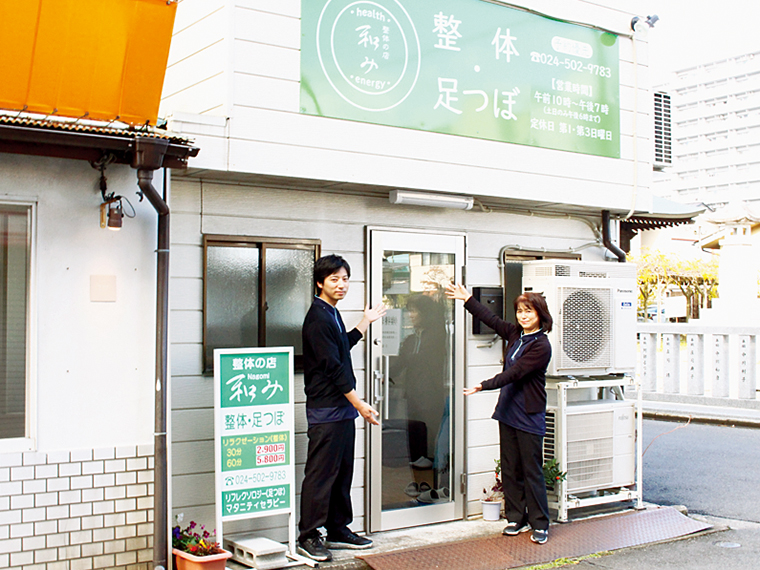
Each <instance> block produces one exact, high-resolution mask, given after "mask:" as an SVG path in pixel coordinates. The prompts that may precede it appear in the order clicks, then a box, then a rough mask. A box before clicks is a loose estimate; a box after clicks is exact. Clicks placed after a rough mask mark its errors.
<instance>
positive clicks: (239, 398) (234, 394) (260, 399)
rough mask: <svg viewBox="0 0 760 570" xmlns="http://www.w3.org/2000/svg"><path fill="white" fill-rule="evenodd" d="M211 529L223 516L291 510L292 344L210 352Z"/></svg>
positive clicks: (290, 512)
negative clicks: (213, 451) (213, 510)
mask: <svg viewBox="0 0 760 570" xmlns="http://www.w3.org/2000/svg"><path fill="white" fill-rule="evenodd" d="M214 384H215V394H214V398H215V402H216V404H215V440H216V441H215V446H216V489H217V495H216V497H217V498H216V507H217V533H218V532H219V529H220V528H221V526H222V523H223V522H224V521H226V520H238V519H241V518H250V517H257V516H267V515H270V514H292V512H293V505H294V503H295V500H294V499H295V472H294V465H293V457H294V452H293V445H294V441H293V430H294V428H295V419H294V408H293V349H292V348H291V347H284V348H247V349H245V348H243V349H240V348H236V349H216V350H215V351H214Z"/></svg>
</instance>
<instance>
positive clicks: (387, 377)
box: [382, 354, 391, 420]
mask: <svg viewBox="0 0 760 570" xmlns="http://www.w3.org/2000/svg"><path fill="white" fill-rule="evenodd" d="M382 359H383V371H382V375H383V410H382V414H383V419H384V420H387V419H389V417H390V399H391V398H390V392H391V388H390V386H391V357H390V356H387V355H385V354H384V355H383V356H382Z"/></svg>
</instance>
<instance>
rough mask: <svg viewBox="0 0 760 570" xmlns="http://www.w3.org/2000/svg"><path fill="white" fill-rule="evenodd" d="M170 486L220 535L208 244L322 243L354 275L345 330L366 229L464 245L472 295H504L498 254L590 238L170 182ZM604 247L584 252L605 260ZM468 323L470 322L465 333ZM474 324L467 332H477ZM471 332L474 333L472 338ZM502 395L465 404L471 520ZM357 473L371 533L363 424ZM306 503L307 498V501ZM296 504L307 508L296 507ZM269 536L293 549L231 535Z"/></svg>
mask: <svg viewBox="0 0 760 570" xmlns="http://www.w3.org/2000/svg"><path fill="white" fill-rule="evenodd" d="M170 206H171V208H172V245H171V249H172V269H171V307H172V311H171V327H170V330H171V339H170V341H171V355H172V369H171V374H172V462H173V468H172V475H173V476H172V485H173V510H174V513H175V514H176V513H179V512H182V513H184V514H185V517H186V518H187V517H189V518H190V519H192V520H199V521H205V522H207V523H208V524H213V505H214V502H213V501H214V498H213V481H214V471H213V456H214V447H213V380H212V378H211V377H208V376H202V375H201V370H202V323H203V314H202V307H203V297H202V296H203V282H202V277H203V249H202V236H203V234H226V235H249V236H257V237H279V238H304V239H320V240H321V242H322V252H323V254H328V253H337V254H339V255H342V256H344V257H345V258H346V259H347V260H348V262H349V263H350V264H351V269H352V272H351V273H352V285H351V289H350V291H349V295H348V297H347V298H346V299H345V300H344V301H343V302H342V303H341V307H340V309H341V313H342V315H343V318H344V320H345V321H346V325H347V326H348V327H351V326H353V324H355V323H356V322H358V321H359V320H360V318H361V313H362V308H363V306H364V304H365V297H366V293H365V284H364V274H365V256H366V253H365V245H364V233H365V226H366V225H373V226H384V227H396V228H425V229H426V230H428V231H431V232H433V231H436V230H439V231H458V232H465V233H466V234H467V244H468V246H467V247H468V259H467V264H468V265H467V267H468V286H470V287H472V286H498V285H499V282H500V281H499V271H498V256H499V250H500V249H501V248H502V247H503V246H505V245H514V244H517V245H521V246H522V247H524V248H535V249H540V248H542V247H546V248H548V249H567V248H569V247H573V246H579V245H581V244H585V243H587V242H588V241H591V240H592V235H591V230H590V229H589V227H588V226H587V225H586V224H585V223H583V222H581V221H577V220H573V219H548V218H535V217H529V216H518V215H514V214H509V213H504V212H491V213H485V212H481V211H476V210H473V211H469V212H464V211H455V210H443V209H435V208H424V209H423V208H419V207H414V206H394V205H391V204H390V203H389V202H388V201H387V199H385V198H384V197H369V196H348V195H341V194H330V193H321V192H309V191H302V190H298V189H288V190H284V189H274V188H266V187H261V186H252V185H243V184H220V183H214V182H207V181H202V180H195V179H187V178H184V179H183V178H178V177H177V176H175V177H174V178H173V181H172V201H171V204H170ZM602 255H603V251H602V250H601V249H598V248H591V249H587V250H584V256H585V257H587V258H589V259H594V258H596V259H599V258H601V256H602ZM469 321H470V319H469V318H468V323H469ZM469 326H470V325H469V324H468V327H469ZM468 331H469V328H468ZM481 344H483V337H473V336H472V335H470V334H469V333H468V340H467V372H466V383H467V385H474V384H476V383H479V382H480V381H482V380H484V379H486V378H490V377H491V376H493V375H494V374H495V373H496V372H498V371H499V370H500V363H499V360H500V358H501V353H500V345H499V344H496V345H495V346H494V347H493V348H491V349H483V348H479V346H478V345H481ZM364 354H365V347H364V342H363V341H362V342H360V343H359V344H358V345H357V346H356V347H355V348H354V350H353V351H352V359H353V363H354V368H355V373H356V377H357V380H358V388H357V390H358V391H359V393H360V395H363V392H364V387H365V370H364ZM295 393H296V401H295V403H296V439H295V445H296V479H297V481H296V485H297V492H299V493H300V488H301V481H302V478H303V467H304V463H305V461H306V445H307V439H306V418H305V396H304V394H303V378H302V376H301V375H296V389H295ZM496 397H497V395H496V394H483V395H478V396H475V397H473V398H470V399H468V401H467V404H466V405H467V410H466V418H465V421H466V422H467V424H466V437H467V448H468V449H467V457H468V472H469V473H470V475H471V476H470V479H469V485H468V499H469V501H470V503H469V505H468V511H467V512H468V513H469V514H474V513H479V512H480V504H479V502H478V501H479V499H480V494H481V490H482V488H483V487H484V485H485V483H486V482H487V481H488V480H489V479H490V477H491V476H492V470H493V459H495V458H496V457H497V455H498V430H497V426H496V422H494V421H493V420H492V419H490V417H491V413H492V412H493V408H494V405H495V398H496ZM357 427H359V428H360V430H359V431H358V433H357V448H356V454H355V456H356V466H355V476H354V483H353V491H352V495H353V501H354V509H355V513H354V514H355V516H354V525H353V527H354V528H355V529H357V530H362V529H363V528H364V519H363V516H364V511H363V509H364V498H363V497H364V495H363V493H364V469H365V464H364V457H365V451H364V431H363V430H364V425H363V424H362V423H361V422H358V421H357ZM298 501H300V494H299V497H298ZM297 504H298V502H297ZM241 527H242V528H244V529H250V528H252V527H255V528H268V529H270V530H269V531H268V532H269V535H270V537H271V538H273V539H276V540H285V539H286V538H287V531H286V527H285V520H284V519H282V520H280V521H279V522H272V521H271V520H267V519H265V520H263V521H262V520H254V521H252V522H247V521H246V522H243V523H235V524H232V525H231V526H230V527H229V528H227V526H225V532H226V533H229V532H236V531H237V530H239V529H240V528H241Z"/></svg>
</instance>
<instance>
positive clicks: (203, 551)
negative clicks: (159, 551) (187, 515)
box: [172, 515, 224, 556]
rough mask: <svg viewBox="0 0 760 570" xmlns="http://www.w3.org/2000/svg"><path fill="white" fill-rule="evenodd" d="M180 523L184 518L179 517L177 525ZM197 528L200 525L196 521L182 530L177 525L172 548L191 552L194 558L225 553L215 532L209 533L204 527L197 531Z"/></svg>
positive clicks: (174, 529) (174, 530)
mask: <svg viewBox="0 0 760 570" xmlns="http://www.w3.org/2000/svg"><path fill="white" fill-rule="evenodd" d="M180 522H182V516H181V515H177V523H180ZM197 528H198V524H197V523H196V522H195V521H190V524H189V525H187V526H186V527H185V528H180V525H179V524H177V525H176V526H175V527H174V528H172V548H176V549H177V550H181V551H182V552H189V553H190V554H192V555H193V556H211V555H212V554H219V553H221V552H224V550H223V549H222V548H221V547H220V546H219V543H218V542H216V540H215V532H214V533H211V532H209V531H207V530H206V527H205V526H203V525H201V526H200V529H198V530H196V529H197Z"/></svg>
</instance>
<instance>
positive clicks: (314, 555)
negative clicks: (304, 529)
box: [296, 536, 332, 562]
mask: <svg viewBox="0 0 760 570" xmlns="http://www.w3.org/2000/svg"><path fill="white" fill-rule="evenodd" d="M296 550H298V554H300V555H301V556H306V557H307V558H311V559H312V560H316V561H317V562H329V561H330V560H332V554H330V551H329V550H327V549H326V548H325V545H324V544H322V538H321V537H319V536H313V537H311V538H307V539H306V540H299V541H298V548H297V549H296Z"/></svg>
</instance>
